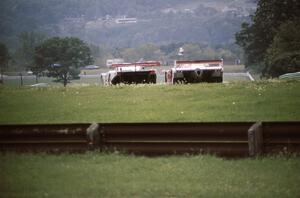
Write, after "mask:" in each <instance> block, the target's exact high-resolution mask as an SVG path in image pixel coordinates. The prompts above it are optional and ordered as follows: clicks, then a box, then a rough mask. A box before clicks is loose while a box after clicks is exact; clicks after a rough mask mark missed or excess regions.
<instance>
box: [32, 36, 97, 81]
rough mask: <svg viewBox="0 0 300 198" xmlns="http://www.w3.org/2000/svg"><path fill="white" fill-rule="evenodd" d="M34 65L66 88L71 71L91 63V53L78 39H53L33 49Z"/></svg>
mask: <svg viewBox="0 0 300 198" xmlns="http://www.w3.org/2000/svg"><path fill="white" fill-rule="evenodd" d="M35 63H36V65H37V66H38V67H39V68H41V69H43V70H45V69H47V70H48V71H49V74H50V76H52V77H56V78H58V79H59V80H61V81H62V83H63V85H64V86H66V85H67V83H68V81H69V80H70V78H71V76H70V73H71V72H72V71H73V70H76V69H78V68H79V67H82V66H84V65H89V64H92V63H93V58H92V56H91V51H90V49H89V47H88V45H87V44H85V43H84V42H83V41H81V40H80V39H78V38H74V37H65V38H59V37H54V38H50V39H48V40H46V41H44V42H43V43H42V44H41V45H40V46H38V47H37V48H36V49H35Z"/></svg>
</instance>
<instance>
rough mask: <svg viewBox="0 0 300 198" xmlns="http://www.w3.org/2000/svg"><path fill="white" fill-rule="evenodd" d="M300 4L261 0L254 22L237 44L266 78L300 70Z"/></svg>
mask: <svg viewBox="0 0 300 198" xmlns="http://www.w3.org/2000/svg"><path fill="white" fill-rule="evenodd" d="M299 30H300V1H298V0H280V1H279V0H259V1H258V4H257V10H256V12H255V14H254V15H253V16H252V21H251V23H243V24H242V29H241V31H240V32H238V33H237V34H236V42H237V44H238V45H240V46H241V47H242V48H243V50H244V52H245V63H246V67H247V68H249V69H254V70H256V71H258V72H260V73H262V75H263V76H266V77H277V76H279V75H281V74H284V73H289V72H297V71H300V31H299Z"/></svg>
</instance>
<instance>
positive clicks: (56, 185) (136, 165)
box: [0, 153, 300, 198]
mask: <svg viewBox="0 0 300 198" xmlns="http://www.w3.org/2000/svg"><path fill="white" fill-rule="evenodd" d="M0 161H1V163H0V178H1V180H0V192H1V197H114V198H115V197H299V196H300V188H299V183H300V176H299V170H300V158H299V157H298V158H297V157H290V158H285V157H267V158H261V159H242V160H223V159H220V158H216V157H213V156H181V157H175V156H172V157H159V158H146V157H133V156H123V155H118V154H100V153H90V154H86V155H65V154H62V155H46V154H34V155H32V154H22V155H16V154H6V155H4V154H0Z"/></svg>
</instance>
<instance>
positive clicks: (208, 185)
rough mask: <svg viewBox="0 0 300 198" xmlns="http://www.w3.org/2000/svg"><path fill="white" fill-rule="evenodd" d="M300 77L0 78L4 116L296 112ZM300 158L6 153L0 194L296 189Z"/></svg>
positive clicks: (211, 117) (298, 115)
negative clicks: (53, 83)
mask: <svg viewBox="0 0 300 198" xmlns="http://www.w3.org/2000/svg"><path fill="white" fill-rule="evenodd" d="M299 90H300V82H299V81H298V82H297V81H261V82H234V83H224V84H205V83H204V84H196V85H174V86H173V85H131V86H125V85H123V86H113V87H103V86H83V85H77V86H70V87H67V88H63V87H49V88H30V87H23V88H17V87H14V88H13V87H7V86H0V124H13V123H74V122H190V121H193V122H199V121H200V122H202V121H257V120H261V121H268V120H270V121H288V120H300V108H299V106H300V92H299ZM299 170H300V157H299V156H298V157H296V156H292V157H283V156H277V157H264V158H257V159H239V160H224V159H221V158H216V157H213V156H203V155H199V156H169V157H157V158H146V157H136V156H125V155H120V154H105V153H97V152H92V153H87V154H85V155H84V154H60V155H52V154H12V153H6V154H3V153H0V197H299V196H300V188H299V183H300V176H299V174H300V171H299Z"/></svg>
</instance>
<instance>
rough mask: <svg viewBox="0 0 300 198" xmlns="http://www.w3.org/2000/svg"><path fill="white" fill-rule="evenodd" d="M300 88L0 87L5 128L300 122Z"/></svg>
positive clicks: (284, 84) (283, 84) (276, 84)
mask: <svg viewBox="0 0 300 198" xmlns="http://www.w3.org/2000/svg"><path fill="white" fill-rule="evenodd" d="M299 90H300V82H299V81H298V82H297V81H293V82H291V81H261V82H237V83H228V84H205V83H204V84H195V85H175V86H168V85H131V86H125V85H124V86H113V87H102V86H73V87H67V88H62V87H50V88H43V89H38V88H28V87H27V88H8V87H3V86H2V87H0V110H1V111H0V123H1V124H8V123H74V122H79V123H89V122H190V121H191V122H202V121H258V120H260V121H290V120H300V108H299V107H300V91H299Z"/></svg>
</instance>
